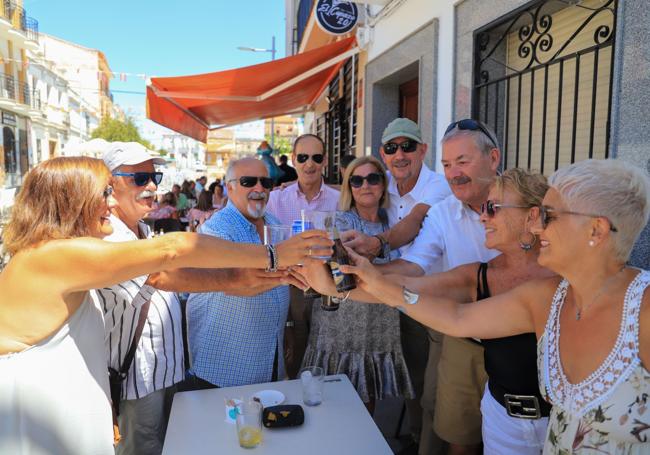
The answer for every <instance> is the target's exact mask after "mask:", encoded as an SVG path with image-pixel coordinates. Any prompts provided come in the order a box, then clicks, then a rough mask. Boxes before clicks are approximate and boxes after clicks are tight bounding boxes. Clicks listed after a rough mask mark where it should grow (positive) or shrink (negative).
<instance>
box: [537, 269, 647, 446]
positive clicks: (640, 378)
mask: <svg viewBox="0 0 650 455" xmlns="http://www.w3.org/2000/svg"><path fill="white" fill-rule="evenodd" d="M648 285H650V272H647V271H642V272H640V273H639V274H638V275H637V276H636V278H635V279H634V280H633V281H632V282H631V283H630V285H629V287H628V289H627V292H626V294H625V303H624V305H623V318H622V320H621V328H620V331H619V334H618V338H617V340H616V343H615V344H614V347H613V349H612V351H611V352H610V353H609V356H607V358H606V359H605V361H604V362H603V363H602V364H601V365H600V367H599V368H598V369H597V370H596V371H594V372H593V373H592V374H591V375H590V376H589V377H587V378H586V379H585V380H584V381H582V382H580V383H578V384H571V383H570V382H569V381H568V379H567V378H566V376H565V374H564V371H563V369H562V364H561V362H560V348H559V346H560V323H559V318H560V313H561V310H562V306H563V304H564V301H565V297H566V293H567V289H568V287H569V283H568V282H567V281H566V280H563V281H562V282H561V283H560V285H559V286H558V288H557V291H556V292H555V296H554V297H553V303H552V306H551V310H550V313H549V317H548V321H547V323H546V328H545V330H544V334H543V335H542V337H541V338H540V340H539V343H538V372H539V375H540V377H539V383H540V388H541V392H542V395H544V396H546V397H547V398H546V399H547V400H548V401H549V402H550V403H551V404H553V409H552V410H551V416H550V419H549V425H548V433H547V436H546V444H545V446H544V454H548V455H550V454H553V455H556V454H557V455H568V454H580V455H596V454H599V455H603V454H607V455H614V454H625V455H637V454H650V443H649V442H648V438H649V437H650V410H649V409H648V404H649V403H648V399H650V372H648V370H646V369H645V368H644V367H643V365H641V360H640V359H639V310H640V307H641V302H642V300H643V292H644V290H645V289H646V287H648Z"/></svg>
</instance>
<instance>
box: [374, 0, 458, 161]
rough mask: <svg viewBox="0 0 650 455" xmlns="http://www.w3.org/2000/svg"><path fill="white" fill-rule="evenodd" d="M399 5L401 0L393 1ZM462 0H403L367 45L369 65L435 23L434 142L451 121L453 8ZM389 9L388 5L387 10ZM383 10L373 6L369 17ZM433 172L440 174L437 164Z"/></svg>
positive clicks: (376, 25)
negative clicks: (429, 24) (436, 75)
mask: <svg viewBox="0 0 650 455" xmlns="http://www.w3.org/2000/svg"><path fill="white" fill-rule="evenodd" d="M393 1H394V2H398V1H400V0H393ZM460 1H461V0H406V1H403V3H402V4H401V5H400V6H399V7H397V8H396V9H395V10H394V11H393V12H392V13H391V14H390V15H388V16H386V17H384V18H382V19H380V20H379V21H378V22H376V23H375V24H374V28H373V30H372V34H371V41H370V43H369V45H368V48H367V50H368V63H370V62H371V61H372V60H373V59H375V58H376V57H378V56H379V55H381V54H382V53H383V52H385V51H387V50H388V49H390V48H391V47H393V46H394V45H395V44H397V43H398V42H400V41H402V40H403V39H404V38H406V37H408V36H409V35H410V34H412V33H413V31H415V30H417V29H419V28H421V27H422V26H424V25H426V24H428V23H429V22H431V21H432V20H433V19H438V27H439V28H438V30H439V39H438V65H437V67H438V68H437V70H438V81H437V84H438V89H437V94H436V96H437V115H436V119H437V124H436V141H440V139H441V138H442V136H443V135H444V132H445V129H446V128H447V125H449V123H450V122H451V121H452V118H451V115H452V111H453V109H452V106H453V81H454V5H455V4H457V3H460ZM386 7H387V8H388V7H390V4H389V5H387V6H386ZM381 9H382V7H379V6H372V7H370V11H371V13H372V14H378V13H379V11H380V10H381ZM436 170H437V171H438V172H441V171H442V167H441V165H440V162H439V161H438V162H437V163H436Z"/></svg>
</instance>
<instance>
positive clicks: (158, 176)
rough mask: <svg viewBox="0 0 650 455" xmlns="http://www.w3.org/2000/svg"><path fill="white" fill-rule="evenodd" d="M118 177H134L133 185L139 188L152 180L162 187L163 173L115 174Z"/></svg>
mask: <svg viewBox="0 0 650 455" xmlns="http://www.w3.org/2000/svg"><path fill="white" fill-rule="evenodd" d="M113 175H116V176H118V177H133V183H135V184H136V185H137V186H145V185H146V184H147V183H149V180H151V181H152V182H153V183H154V185H156V186H158V185H160V182H162V178H163V173H162V172H113Z"/></svg>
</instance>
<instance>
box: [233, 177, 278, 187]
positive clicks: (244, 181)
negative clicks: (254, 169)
mask: <svg viewBox="0 0 650 455" xmlns="http://www.w3.org/2000/svg"><path fill="white" fill-rule="evenodd" d="M258 180H259V182H260V183H261V184H262V188H264V189H267V190H270V189H271V188H273V179H272V178H269V177H253V176H251V175H245V176H243V177H239V178H238V179H232V180H228V181H229V182H236V181H238V182H239V184H240V185H241V186H243V187H244V188H253V187H254V186H255V185H257V182H258Z"/></svg>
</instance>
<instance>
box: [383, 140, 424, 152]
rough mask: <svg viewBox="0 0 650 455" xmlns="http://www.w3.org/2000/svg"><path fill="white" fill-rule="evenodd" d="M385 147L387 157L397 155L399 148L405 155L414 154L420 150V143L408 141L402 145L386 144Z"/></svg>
mask: <svg viewBox="0 0 650 455" xmlns="http://www.w3.org/2000/svg"><path fill="white" fill-rule="evenodd" d="M383 147H384V153H385V154H386V155H394V154H395V153H397V149H398V148H401V149H402V152H404V153H412V152H415V150H416V149H417V148H418V143H417V141H414V140H413V139H407V140H405V141H404V142H402V143H401V144H398V143H396V142H386V143H385V144H384V145H383Z"/></svg>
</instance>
